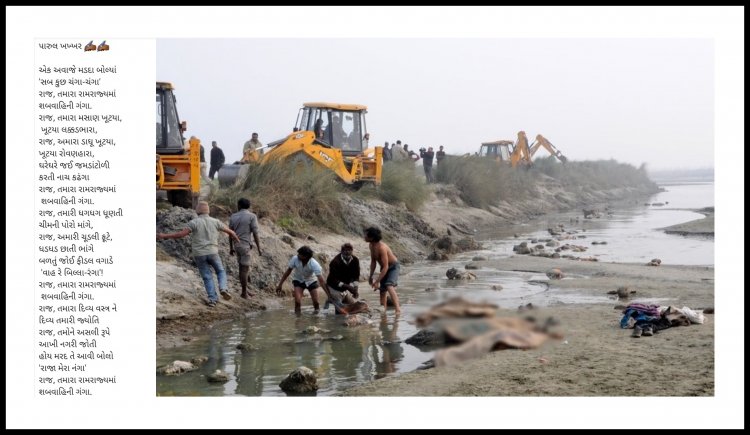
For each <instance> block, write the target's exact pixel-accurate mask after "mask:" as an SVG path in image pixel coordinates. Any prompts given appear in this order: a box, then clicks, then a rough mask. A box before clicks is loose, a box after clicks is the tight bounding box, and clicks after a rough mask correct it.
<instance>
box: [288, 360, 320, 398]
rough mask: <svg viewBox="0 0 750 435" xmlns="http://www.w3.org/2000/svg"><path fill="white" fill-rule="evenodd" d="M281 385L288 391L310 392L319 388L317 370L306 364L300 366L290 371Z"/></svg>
mask: <svg viewBox="0 0 750 435" xmlns="http://www.w3.org/2000/svg"><path fill="white" fill-rule="evenodd" d="M279 387H281V389H282V390H283V391H285V392H287V393H309V392H311V391H317V390H318V379H317V377H316V376H315V372H313V371H312V370H310V369H309V368H307V367H305V366H300V367H298V368H296V369H295V370H294V371H292V372H291V373H289V375H287V377H286V378H284V379H283V380H282V381H281V382H280V383H279Z"/></svg>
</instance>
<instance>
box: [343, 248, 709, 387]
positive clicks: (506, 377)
mask: <svg viewBox="0 0 750 435" xmlns="http://www.w3.org/2000/svg"><path fill="white" fill-rule="evenodd" d="M477 264H478V265H480V266H481V267H483V268H493V269H497V270H525V271H539V272H540V273H543V272H544V271H546V270H548V269H550V268H553V267H557V268H560V269H561V270H562V271H563V272H564V273H566V274H569V275H574V276H576V277H574V278H565V279H562V280H557V281H551V282H550V285H551V288H552V289H555V290H559V291H563V292H575V293H578V294H584V295H596V296H606V293H607V292H608V291H610V290H615V289H617V287H619V286H623V285H625V286H628V287H629V288H630V289H631V290H636V294H634V295H632V297H631V298H630V299H629V300H616V299H615V297H614V296H611V297H612V298H613V299H612V300H611V303H601V304H590V305H558V306H550V307H544V308H538V309H536V310H532V311H529V312H526V313H524V314H532V315H534V316H536V317H537V318H539V319H544V318H546V317H547V316H553V317H555V318H556V319H558V320H559V321H560V325H559V326H558V330H559V331H560V332H562V333H563V334H564V339H563V340H561V341H558V342H551V343H550V344H548V345H546V346H544V347H542V348H539V349H534V350H527V351H520V350H503V351H497V352H493V353H491V354H488V355H486V356H485V357H483V358H480V359H477V360H472V361H470V362H467V363H465V364H463V365H460V366H456V367H441V368H433V369H428V370H421V371H416V372H411V373H406V374H403V375H400V376H395V377H388V378H385V379H381V380H378V381H375V382H371V383H369V384H365V385H362V386H359V387H356V388H353V389H350V390H348V391H346V392H345V393H344V394H343V395H345V396H713V395H714V315H713V314H706V316H705V317H706V322H705V323H704V324H701V325H691V326H687V327H675V328H670V329H666V330H664V331H660V332H659V333H657V334H656V335H654V336H653V337H641V338H632V337H631V336H630V333H631V330H625V329H620V327H619V321H620V318H621V317H622V314H621V310H619V309H617V310H616V309H614V307H615V306H617V305H624V304H627V303H628V302H629V301H646V302H650V303H658V304H660V305H674V306H677V307H680V308H681V307H683V306H688V307H691V308H705V307H713V304H714V281H713V278H714V271H713V268H708V267H695V266H690V267H687V266H671V265H662V266H659V267H652V266H646V265H643V264H616V263H599V262H577V261H570V260H560V259H558V260H555V259H546V258H535V257H528V256H514V257H511V258H508V259H504V260H499V261H487V262H478V263H477ZM500 315H516V313H514V312H512V311H507V310H506V311H504V312H502V311H501V313H500ZM719 315H721V313H719Z"/></svg>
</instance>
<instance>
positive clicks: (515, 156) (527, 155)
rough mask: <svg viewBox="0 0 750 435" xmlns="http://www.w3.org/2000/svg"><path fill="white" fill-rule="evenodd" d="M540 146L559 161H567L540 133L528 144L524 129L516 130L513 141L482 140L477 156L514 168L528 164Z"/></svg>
mask: <svg viewBox="0 0 750 435" xmlns="http://www.w3.org/2000/svg"><path fill="white" fill-rule="evenodd" d="M511 147H512V148H511ZM541 147H544V149H546V150H547V151H549V153H550V154H552V155H553V156H555V157H557V159H558V160H560V161H561V162H563V163H565V162H567V161H568V159H567V158H566V157H565V156H564V155H563V154H562V153H561V152H560V151H559V150H558V149H557V148H555V146H554V145H552V144H551V143H550V142H549V141H548V140H547V139H546V138H544V136H542V135H541V134H538V135H537V136H536V139H535V140H534V143H533V144H531V146H529V140H528V138H527V137H526V132H525V131H519V132H518V137H517V139H516V142H515V143H513V142H512V141H509V140H498V141H494V142H483V143H482V146H481V147H480V148H479V156H481V157H491V158H494V159H496V160H497V161H499V162H505V163H508V164H510V166H511V167H514V168H515V167H516V166H518V165H522V166H530V165H531V162H532V159H533V158H534V155H535V154H536V152H537V151H538V150H539V148H541Z"/></svg>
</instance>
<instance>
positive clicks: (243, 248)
mask: <svg viewBox="0 0 750 435" xmlns="http://www.w3.org/2000/svg"><path fill="white" fill-rule="evenodd" d="M251 250H252V247H251V246H248V245H245V244H237V245H236V246H235V247H234V253H235V255H237V262H239V264H240V266H250V251H251Z"/></svg>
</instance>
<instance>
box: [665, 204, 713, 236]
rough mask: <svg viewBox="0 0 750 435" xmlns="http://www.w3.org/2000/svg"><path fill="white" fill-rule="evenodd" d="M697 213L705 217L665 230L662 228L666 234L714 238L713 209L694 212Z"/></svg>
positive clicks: (707, 208)
mask: <svg viewBox="0 0 750 435" xmlns="http://www.w3.org/2000/svg"><path fill="white" fill-rule="evenodd" d="M694 211H695V212H697V213H702V214H704V215H705V217H703V218H701V219H696V220H693V221H690V222H684V223H681V224H677V225H672V226H669V227H666V228H662V230H664V232H665V233H667V234H679V235H682V236H705V237H713V236H714V208H713V207H706V208H703V209H700V210H694Z"/></svg>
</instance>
